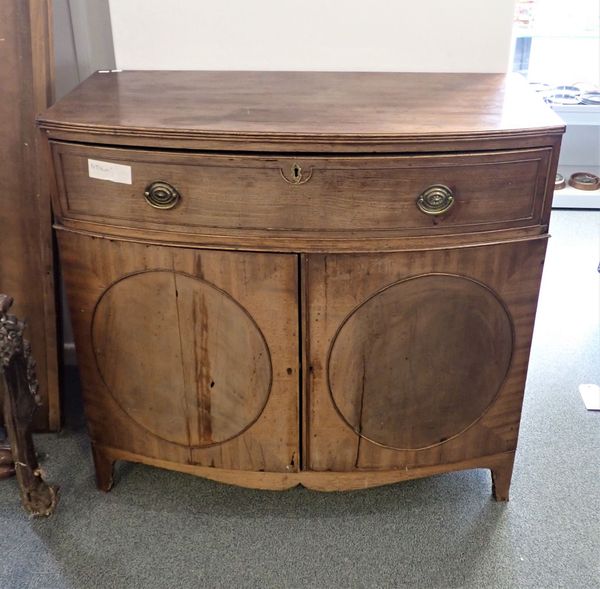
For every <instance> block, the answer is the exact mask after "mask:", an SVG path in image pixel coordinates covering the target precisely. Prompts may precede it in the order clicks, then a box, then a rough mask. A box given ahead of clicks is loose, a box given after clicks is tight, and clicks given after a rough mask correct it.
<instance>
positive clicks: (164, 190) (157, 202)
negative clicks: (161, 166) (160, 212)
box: [144, 182, 181, 209]
mask: <svg viewBox="0 0 600 589" xmlns="http://www.w3.org/2000/svg"><path fill="white" fill-rule="evenodd" d="M144 198H145V199H146V202H147V203H148V204H149V205H150V206H151V207H154V208H155V209H172V208H173V207H174V206H175V205H177V203H178V202H179V199H180V198H181V195H180V194H179V192H177V190H176V189H175V188H174V187H173V186H171V185H170V184H169V183H168V182H152V184H149V185H148V186H147V187H146V190H144Z"/></svg>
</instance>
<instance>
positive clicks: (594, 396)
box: [579, 384, 600, 411]
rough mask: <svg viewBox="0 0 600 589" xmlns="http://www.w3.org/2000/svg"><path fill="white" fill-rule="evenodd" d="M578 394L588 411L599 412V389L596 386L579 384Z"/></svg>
mask: <svg viewBox="0 0 600 589" xmlns="http://www.w3.org/2000/svg"><path fill="white" fill-rule="evenodd" d="M579 392H580V393H581V398H582V399H583V402H584V404H585V408H586V409H587V410H588V411H600V387H599V386H598V385H597V384H580V385H579Z"/></svg>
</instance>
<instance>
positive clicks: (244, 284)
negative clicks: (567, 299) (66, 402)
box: [40, 72, 564, 500]
mask: <svg viewBox="0 0 600 589" xmlns="http://www.w3.org/2000/svg"><path fill="white" fill-rule="evenodd" d="M40 126H41V127H42V128H43V129H44V130H45V131H46V134H47V136H48V137H49V140H50V141H49V142H48V150H49V151H50V150H51V151H52V154H53V161H54V171H55V176H56V181H57V186H56V190H55V193H54V195H53V207H54V212H55V227H56V229H57V230H58V238H59V244H60V250H61V258H62V262H63V267H64V271H65V281H66V285H67V292H68V296H69V303H70V307H71V310H72V316H73V324H74V329H75V335H76V340H77V350H78V354H79V361H80V365H81V371H82V379H83V387H84V393H85V401H86V413H87V418H88V423H89V430H90V435H91V437H92V442H93V449H94V460H95V463H96V473H97V477H98V485H99V487H100V488H102V489H105V490H108V489H109V488H110V486H111V485H112V464H113V462H114V461H115V460H132V461H137V462H143V463H146V464H152V465H155V466H160V467H163V468H170V469H174V470H179V471H182V472H189V473H193V474H198V475H201V476H205V477H208V478H211V479H214V480H220V481H223V482H228V483H234V484H239V485H246V486H249V487H255V488H269V489H285V488H289V487H292V486H294V485H297V484H303V485H305V486H308V487H310V488H314V489H319V490H340V489H356V488H364V487H369V486H375V485H379V484H387V483H391V482H396V481H401V480H408V479H411V478H416V477H420V476H428V475H430V474H435V473H440V472H450V471H454V470H460V469H465V468H489V469H490V470H491V471H492V478H493V489H494V495H495V497H496V498H497V499H498V500H506V499H507V498H508V490H509V486H510V479H511V474H512V467H513V461H514V456H515V451H516V445H517V433H518V428H519V421H520V415H521V406H522V400H523V391H524V386H525V377H526V373H527V362H528V356H529V348H530V344H531V336H532V332H533V322H534V317H535V308H536V304H537V296H538V290H539V283H540V278H541V272H542V265H543V261H544V254H545V249H546V241H547V237H548V233H547V230H548V221H549V216H550V207H551V199H552V192H553V187H554V174H555V172H556V166H557V161H558V152H559V148H560V141H561V134H562V132H563V131H564V127H563V125H562V124H561V123H560V121H559V120H558V119H557V117H556V116H555V115H554V114H553V113H552V112H551V111H550V109H549V108H548V107H546V106H545V105H544V104H543V103H541V101H540V100H539V99H538V97H537V96H535V94H534V93H533V92H531V91H529V89H528V88H527V87H526V84H525V83H524V82H523V81H522V80H518V79H516V78H513V77H512V76H508V77H506V76H500V75H488V74H367V73H335V74H334V73H306V72H297V73H291V72H287V73H284V72H270V73H269V72H122V73H110V74H100V73H99V74H95V75H94V76H92V78H90V79H89V80H87V81H86V82H84V83H83V84H82V85H81V86H80V87H79V88H78V89H77V90H75V91H74V92H73V93H72V94H71V95H70V96H68V97H67V98H66V99H65V100H63V101H61V102H60V103H59V104H57V105H56V106H55V107H53V108H52V109H50V110H49V111H48V112H46V113H45V114H43V115H42V116H41V117H40ZM89 159H95V160H100V161H102V162H105V163H107V164H108V165H109V167H110V164H119V165H121V166H128V172H127V174H128V173H129V172H131V181H129V179H128V177H127V176H126V178H125V180H123V179H122V178H121V180H120V181H119V182H112V181H110V180H105V179H98V178H91V177H90V174H89V171H88V160H89ZM155 182H161V183H163V184H161V185H160V186H162V187H163V188H162V190H168V191H171V193H170V194H171V196H173V195H174V198H173V199H171V200H169V198H166V197H167V196H169V195H168V194H167V193H164V192H163V193H159V194H158V197H157V198H156V199H154V200H153V198H150V196H151V194H150V188H149V187H150V186H152V184H153V183H155ZM164 183H166V184H164ZM431 186H437V188H436V189H435V190H433V192H429V193H428V192H426V189H428V188H430V187H431ZM165 187H166V188H165ZM422 194H429V195H430V196H431V195H433V196H434V197H432V199H431V200H429V201H427V202H425V201H424V200H423V198H421V199H420V200H419V206H417V199H418V198H419V195H422ZM165 202H166V203H167V206H170V205H171V204H173V205H174V206H173V207H172V208H170V209H161V208H154V207H152V206H151V204H154V205H158V206H159V207H160V206H161V205H162V204H164V203H165ZM149 203H150V204H149ZM436 207H438V208H439V210H442V209H443V210H444V212H443V213H442V214H433V215H429V214H426V213H436Z"/></svg>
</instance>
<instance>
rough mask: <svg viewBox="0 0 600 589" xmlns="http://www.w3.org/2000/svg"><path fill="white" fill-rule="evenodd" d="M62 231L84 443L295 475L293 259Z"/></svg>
mask: <svg viewBox="0 0 600 589" xmlns="http://www.w3.org/2000/svg"><path fill="white" fill-rule="evenodd" d="M58 237H59V244H60V250H61V259H62V260H63V263H64V264H65V266H66V268H67V271H66V272H65V283H66V288H67V295H68V299H69V306H70V309H71V314H72V318H73V328H74V333H75V338H76V342H77V353H78V362H79V366H80V370H81V373H82V383H83V391H84V395H85V405H86V415H87V418H88V424H89V429H90V435H91V438H92V442H93V443H94V444H97V445H100V446H110V447H113V448H121V449H123V450H128V451H131V452H135V453H139V454H146V455H148V456H152V457H154V458H157V459H161V460H169V461H172V462H181V463H185V464H198V465H203V466H210V467H218V468H239V469H241V470H269V471H275V472H278V471H283V472H291V471H294V470H296V469H297V468H298V463H299V458H298V453H299V449H298V439H299V417H298V415H299V411H298V403H299V395H298V385H297V383H298V371H299V357H298V355H299V353H298V324H297V316H298V307H297V296H298V293H297V264H296V258H295V257H294V256H291V255H268V254H256V253H237V252H216V251H200V250H186V249H169V248H164V247H154V246H146V245H142V244H134V243H128V242H119V241H109V240H107V239H93V238H86V237H82V236H79V235H76V234H72V233H69V232H66V231H60V232H59V235H58ZM267 303H268V304H267Z"/></svg>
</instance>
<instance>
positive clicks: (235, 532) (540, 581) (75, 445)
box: [0, 211, 600, 589]
mask: <svg viewBox="0 0 600 589" xmlns="http://www.w3.org/2000/svg"><path fill="white" fill-rule="evenodd" d="M551 232H552V234H553V239H552V240H551V242H550V247H549V254H548V258H547V263H546V268H545V274H544V280H543V287H542V294H541V298H540V305H539V314H538V320H537V323H536V331H535V336H534V345H533V350H532V356H531V366H530V371H529V378H528V383H527V392H526V402H525V407H524V414H523V422H522V428H521V438H520V445H519V451H518V457H517V461H516V465H515V473H514V478H513V485H512V489H511V501H510V502H509V503H508V504H497V503H494V502H493V501H492V500H491V497H490V476H489V473H488V472H487V471H483V470H476V471H470V472H462V473H455V474H448V475H441V476H437V477H432V478H429V479H422V480H418V481H413V482H408V483H403V484H398V485H392V486H389V487H383V488H379V489H373V490H366V491H358V492H352V493H334V494H322V493H316V492H311V491H307V490H305V489H294V490H292V491H288V492H283V493H277V492H257V491H250V490H245V489H239V488H234V487H228V486H224V485H219V484H216V483H212V482H209V481H205V480H202V479H199V478H195V477H192V476H187V475H183V474H178V473H172V472H166V471H161V470H158V469H153V468H150V467H146V466H140V465H132V464H121V465H119V466H118V468H117V484H116V486H115V488H114V490H113V491H112V492H111V493H109V494H103V493H100V492H98V491H96V490H95V488H94V483H93V472H92V466H91V460H90V452H89V445H88V441H87V438H86V435H85V432H84V430H83V429H82V428H81V427H80V425H79V423H80V421H79V420H80V418H79V417H78V415H79V413H78V411H77V405H76V401H77V396H76V395H77V388H76V387H70V389H69V395H70V397H71V398H70V403H69V407H73V406H75V408H76V409H75V411H72V414H71V415H70V416H69V423H70V425H69V427H67V428H66V429H65V431H64V432H63V433H61V434H60V435H40V436H36V442H37V444H38V446H39V449H40V450H41V451H42V452H44V453H45V454H46V459H45V461H44V468H45V470H46V472H47V475H48V477H49V478H50V479H52V480H54V481H56V482H58V483H59V484H60V485H61V487H62V499H61V503H60V505H59V508H58V511H57V513H56V514H55V515H54V516H53V517H52V518H50V519H48V520H29V519H28V518H27V516H26V515H25V514H24V512H22V511H21V509H20V507H19V504H18V500H17V487H16V483H15V481H14V480H10V481H5V482H1V483H0V588H1V589H12V588H19V589H26V588H33V587H35V588H52V589H59V588H61V589H62V588H96V587H99V588H117V587H118V588H127V589H134V588H137V587H145V588H154V587H156V588H162V587H173V588H187V587H415V588H424V589H430V588H431V589H433V588H452V587H473V588H475V587H477V588H481V587H493V588H521V587H535V588H554V587H564V588H569V589H575V588H598V587H600V412H599V413H592V412H586V411H585V409H584V406H583V404H582V401H581V399H580V397H579V393H578V385H579V384H580V383H582V382H596V383H599V384H600V328H599V325H600V322H599V311H600V309H599V306H600V293H599V277H600V275H599V274H598V273H597V272H596V267H597V265H598V262H599V260H600V212H579V211H557V212H554V213H553V219H552V226H551Z"/></svg>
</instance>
